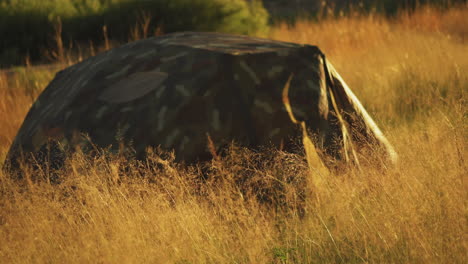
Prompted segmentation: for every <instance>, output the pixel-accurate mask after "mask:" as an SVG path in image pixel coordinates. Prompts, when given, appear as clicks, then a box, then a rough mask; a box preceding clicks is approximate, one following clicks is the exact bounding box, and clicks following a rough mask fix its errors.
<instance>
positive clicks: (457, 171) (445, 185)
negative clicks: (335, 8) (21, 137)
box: [0, 8, 468, 263]
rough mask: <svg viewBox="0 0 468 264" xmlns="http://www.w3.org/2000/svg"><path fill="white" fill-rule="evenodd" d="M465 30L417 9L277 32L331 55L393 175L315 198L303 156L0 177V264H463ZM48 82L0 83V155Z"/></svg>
mask: <svg viewBox="0 0 468 264" xmlns="http://www.w3.org/2000/svg"><path fill="white" fill-rule="evenodd" d="M466 17H468V10H467V9H466V8H457V9H453V10H449V11H446V12H445V13H442V12H439V11H436V10H432V9H424V10H421V11H420V12H417V13H416V14H414V15H411V16H408V15H406V14H402V15H400V16H399V17H397V18H395V19H394V20H387V19H384V18H382V17H378V16H354V17H343V18H334V19H326V20H323V21H320V23H313V22H309V21H300V22H298V24H297V25H295V26H294V27H292V28H288V27H286V26H284V25H283V26H277V27H275V28H274V29H273V30H272V33H271V34H272V35H271V37H272V38H275V39H280V40H285V41H294V42H300V43H309V44H315V45H318V46H319V47H320V48H321V49H322V50H323V51H324V52H325V54H327V56H328V58H329V59H330V60H331V61H332V63H333V64H334V65H335V66H336V68H337V70H338V71H339V72H340V74H341V75H342V76H343V78H344V79H345V80H346V81H347V82H348V84H349V85H350V87H351V88H352V89H353V90H354V91H355V92H356V94H357V95H358V97H359V98H360V99H362V101H363V103H364V105H365V106H366V108H367V109H369V110H370V112H371V114H372V116H373V117H374V118H375V119H376V120H377V123H378V124H379V125H381V127H382V129H383V130H384V132H385V134H386V135H387V136H388V138H389V140H390V141H391V142H392V143H393V144H394V145H395V148H396V149H397V151H398V152H399V155H400V162H399V164H398V165H397V166H395V167H391V168H386V169H382V168H378V167H373V166H371V165H366V166H365V167H364V168H363V169H362V170H361V171H360V170H357V169H353V168H350V169H349V170H348V171H342V172H339V173H337V175H331V176H330V177H329V178H328V179H327V181H326V184H324V185H323V186H320V188H314V189H311V188H310V186H308V185H307V180H306V177H307V175H308V173H309V171H308V168H307V163H306V161H305V160H304V157H302V156H298V155H291V154H285V153H281V152H268V151H267V152H264V153H253V152H249V151H246V150H242V149H238V148H233V149H232V151H230V152H229V154H228V155H226V156H225V157H223V158H222V159H221V160H219V161H213V162H212V163H211V164H205V165H204V167H203V168H202V167H192V168H185V167H182V166H180V165H178V164H174V163H172V162H165V161H164V160H160V159H158V156H157V155H155V156H154V157H153V158H152V159H150V160H149V161H148V163H147V164H136V163H131V162H130V161H126V160H121V159H119V158H115V159H110V160H106V159H104V158H96V159H94V160H89V159H87V158H85V157H83V156H80V155H76V156H75V157H74V158H73V159H72V160H70V161H69V163H68V165H67V166H66V168H65V169H64V171H63V172H62V173H61V174H60V175H59V177H60V178H61V181H62V183H61V184H58V185H49V184H47V183H46V182H45V181H39V182H33V181H28V180H26V181H24V182H21V183H18V182H15V181H11V180H10V179H8V177H7V175H6V174H4V173H3V174H2V173H1V172H0V262H7V263H8V262H106V263H109V262H110V263H114V262H124V263H128V262H137V263H141V262H145V263H146V262H155V263H340V262H341V263H362V262H369V263H465V262H466V261H467V258H468V257H467V254H466V252H467V240H466V233H467V221H466V212H467V207H466V201H467V198H468V197H467V196H468V195H467V191H466V190H467V187H468V186H467V185H466V182H467V178H466V175H468V171H467V167H466V159H467V151H466V145H467V144H466V139H467V136H468V135H467V132H466V131H468V129H467V120H466V116H467V107H466V92H467V88H468V80H467V78H468V77H467V75H466V72H468V45H467V43H466V28H465V27H464V26H463V22H464V20H466ZM464 24H465V25H466V24H468V23H464ZM52 75H53V73H50V74H48V73H44V78H43V79H40V78H39V77H38V78H37V79H38V80H40V81H38V84H34V82H31V81H30V80H27V79H28V78H23V77H18V78H16V77H15V78H13V79H9V80H8V81H5V79H6V78H5V76H1V78H2V79H0V131H1V136H0V153H1V155H3V156H4V155H5V153H6V151H7V149H8V146H9V144H10V143H11V141H12V140H13V137H14V135H15V133H16V130H17V129H18V127H19V125H20V124H21V121H22V119H23V118H24V115H25V114H26V112H27V110H28V108H29V106H30V105H31V102H32V100H33V98H34V96H36V95H37V92H33V93H31V92H30V91H31V90H33V91H37V90H35V89H36V88H35V87H36V85H39V86H41V87H44V86H45V85H46V84H47V82H48V80H49V79H50V78H51V77H52ZM41 78H42V77H41ZM14 83H17V84H14ZM13 84H14V85H13ZM30 176H31V177H29V178H41V177H44V178H45V177H46V175H42V174H41V173H39V172H37V173H36V174H35V175H30ZM33 176H34V177H33Z"/></svg>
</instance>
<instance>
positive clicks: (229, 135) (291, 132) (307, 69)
mask: <svg viewBox="0 0 468 264" xmlns="http://www.w3.org/2000/svg"><path fill="white" fill-rule="evenodd" d="M301 130H302V131H301ZM305 131H307V133H306V136H310V138H311V139H312V142H313V143H314V145H315V146H316V147H317V148H319V149H321V150H323V151H322V152H323V153H328V154H329V155H331V156H333V157H335V158H339V159H347V160H350V159H356V158H357V157H356V152H355V145H356V144H354V143H353V142H358V143H365V144H367V143H369V142H371V143H373V144H377V145H381V146H383V149H384V150H386V152H387V153H388V154H389V155H390V157H394V152H393V149H392V147H391V146H390V145H389V144H388V142H387V140H386V139H385V137H384V136H383V134H382V133H381V131H380V130H379V128H378V127H377V126H376V125H375V123H374V121H372V119H371V118H370V116H369V115H368V114H367V112H366V111H365V109H364V108H363V107H362V105H361V104H360V102H359V101H358V99H357V98H356V96H355V95H354V94H353V93H352V92H351V90H350V89H349V88H348V87H347V86H346V84H345V83H344V82H343V80H342V79H341V77H340V76H339V75H338V73H337V72H336V71H335V69H334V68H333V66H332V65H331V64H330V63H329V62H328V61H327V60H326V59H325V56H324V54H323V53H322V52H321V51H320V49H319V48H318V47H315V46H310V45H299V44H293V43H286V42H279V41H272V40H267V39H259V38H251V37H246V36H234V35H225V34H216V33H192V32H186V33H175V34H169V35H165V36H162V37H157V38H149V39H145V40H141V41H137V42H133V43H129V44H126V45H123V46H121V47H118V48H115V49H112V50H109V51H107V52H104V53H102V54H99V55H97V56H94V57H91V58H89V59H87V60H85V61H83V62H80V63H78V64H75V65H73V66H71V67H69V68H67V69H65V70H63V71H61V72H59V73H58V74H57V75H56V77H55V79H54V80H53V81H52V82H51V83H50V84H49V85H48V86H47V88H46V89H45V90H44V91H43V93H42V94H41V95H40V96H39V98H38V99H37V100H36V102H35V103H34V105H33V106H32V108H31V110H30V111H29V113H28V114H27V116H26V119H25V120H24V123H23V125H22V126H21V128H20V130H19V132H18V135H17V136H16V139H15V140H14V142H13V144H12V146H11V149H10V151H9V153H8V155H7V161H6V164H10V165H14V166H16V165H15V164H18V160H19V159H23V158H28V157H29V156H30V155H31V154H35V155H36V156H44V154H45V153H46V152H47V155H46V156H47V157H49V158H50V159H51V160H53V161H54V162H55V161H56V160H60V157H61V155H62V154H60V153H65V152H67V150H68V151H73V150H75V149H76V147H80V148H82V149H84V150H89V149H91V147H90V146H91V145H90V142H92V144H93V146H96V147H99V148H106V147H109V146H110V147H109V149H110V151H118V150H119V148H120V147H119V146H122V145H125V146H128V145H129V146H131V148H132V149H134V151H135V152H136V156H137V157H139V158H143V157H144V155H145V151H146V149H147V148H148V147H157V146H160V147H161V148H163V149H167V150H174V151H175V155H176V159H177V160H185V161H188V162H193V161H197V160H200V159H205V158H206V157H209V152H208V148H207V135H209V138H211V140H212V141H213V142H214V144H215V145H216V146H217V147H222V146H225V145H226V144H229V143H230V142H232V141H235V142H237V143H239V144H241V145H243V146H249V147H256V146H261V145H273V146H283V147H284V148H287V149H288V148H289V149H290V148H291V146H292V145H294V144H291V142H294V140H295V139H297V138H298V136H299V135H301V133H303V132H305ZM88 139H89V140H88ZM51 142H55V143H54V144H55V145H53V148H51V147H50V146H51V144H49V143H51Z"/></svg>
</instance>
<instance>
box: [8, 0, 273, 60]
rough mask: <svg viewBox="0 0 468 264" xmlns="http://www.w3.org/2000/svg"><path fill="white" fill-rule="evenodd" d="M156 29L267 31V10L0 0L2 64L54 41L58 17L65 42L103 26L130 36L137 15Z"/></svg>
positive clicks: (94, 35) (161, 2)
mask: <svg viewBox="0 0 468 264" xmlns="http://www.w3.org/2000/svg"><path fill="white" fill-rule="evenodd" d="M142 17H145V18H147V19H148V23H149V24H148V28H149V29H150V31H153V32H154V29H155V28H157V27H158V26H162V28H163V31H164V32H166V33H169V32H175V31H217V32H225V33H234V34H256V35H259V34H260V35H262V34H265V33H266V30H267V28H268V26H267V23H268V13H267V12H266V10H265V9H264V8H263V5H262V4H261V2H260V1H248V2H247V1H246V0H0V36H2V38H1V40H0V66H1V65H8V64H13V63H18V62H19V61H18V60H19V59H21V58H22V57H24V56H25V55H26V54H28V55H29V56H30V57H31V58H32V59H33V60H37V59H39V58H40V56H41V55H43V50H44V49H50V48H51V47H53V45H54V42H55V40H54V38H53V36H54V32H55V31H56V26H57V25H58V23H59V21H60V23H61V26H62V37H63V40H64V42H65V45H67V43H70V42H71V41H73V42H88V41H89V40H92V41H93V43H95V44H99V43H100V42H102V41H103V32H102V31H103V26H107V28H108V36H109V38H111V39H114V40H117V41H120V42H123V41H128V40H129V38H131V37H130V36H131V32H132V30H133V29H134V28H135V25H137V24H138V23H140V22H141V18H142Z"/></svg>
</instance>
